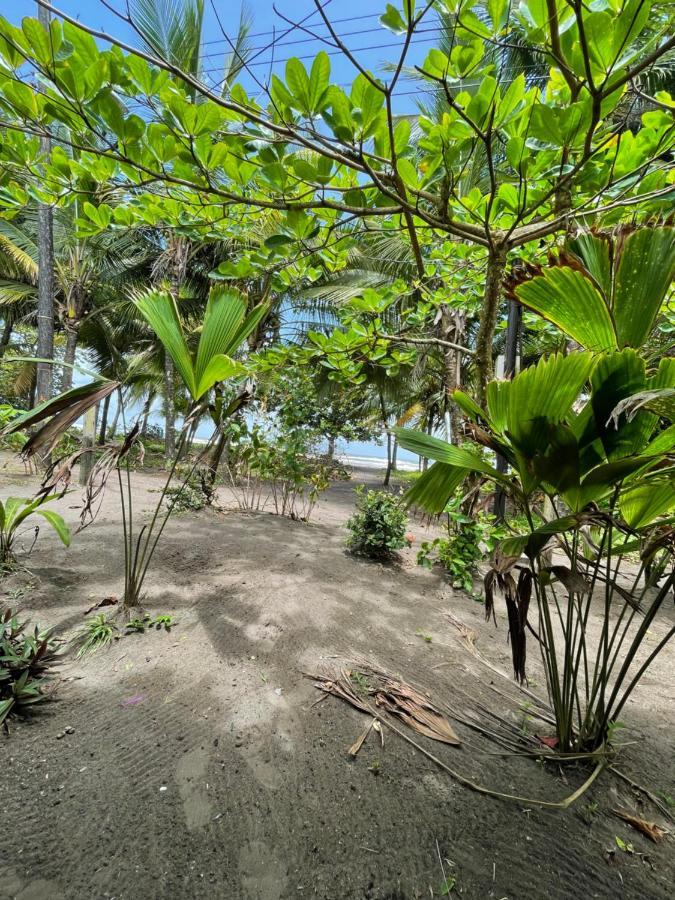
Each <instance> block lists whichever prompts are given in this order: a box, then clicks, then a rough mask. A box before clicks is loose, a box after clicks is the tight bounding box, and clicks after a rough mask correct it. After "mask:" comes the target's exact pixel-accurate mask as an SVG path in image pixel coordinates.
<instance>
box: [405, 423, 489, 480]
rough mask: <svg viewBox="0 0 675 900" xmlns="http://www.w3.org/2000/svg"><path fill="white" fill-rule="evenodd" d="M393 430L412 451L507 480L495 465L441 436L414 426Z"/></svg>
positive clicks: (406, 448) (451, 464) (406, 447)
mask: <svg viewBox="0 0 675 900" xmlns="http://www.w3.org/2000/svg"><path fill="white" fill-rule="evenodd" d="M391 432H392V434H395V435H396V437H397V438H398V442H399V444H400V445H401V447H403V448H404V449H405V450H410V451H411V453H417V454H418V456H423V457H426V458H427V459H435V460H436V461H437V462H442V463H446V464H448V465H450V466H457V467H458V468H460V469H466V470H467V471H470V472H480V473H481V474H483V475H489V476H490V477H492V478H496V479H497V480H500V481H501V480H505V476H503V475H502V474H501V473H500V472H498V471H497V470H496V469H495V468H494V466H491V465H490V463H489V462H487V461H486V460H484V459H483V457H482V456H479V455H478V454H476V453H472V452H471V451H470V450H463V449H462V448H461V447H455V445H454V444H449V443H448V442H447V441H442V440H441V439H440V438H436V437H433V435H430V434H425V433H424V432H421V431H414V430H413V429H412V428H392V429H391Z"/></svg>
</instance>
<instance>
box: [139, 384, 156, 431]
mask: <svg viewBox="0 0 675 900" xmlns="http://www.w3.org/2000/svg"><path fill="white" fill-rule="evenodd" d="M153 400H154V394H153V393H152V392H150V393H149V394H148V398H147V400H146V401H145V403H144V404H143V419H142V421H141V437H145V436H146V435H147V433H148V417H149V416H150V407H151V406H152V401H153Z"/></svg>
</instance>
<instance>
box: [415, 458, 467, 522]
mask: <svg viewBox="0 0 675 900" xmlns="http://www.w3.org/2000/svg"><path fill="white" fill-rule="evenodd" d="M466 476H467V470H466V469H464V468H458V467H457V466H451V465H447V464H446V463H442V462H436V463H434V464H433V465H432V466H429V468H428V469H427V471H426V472H424V473H423V474H422V475H420V477H419V478H418V479H417V481H415V483H414V485H413V486H412V487H411V488H410V489H409V490H408V491H406V493H405V497H404V500H405V502H406V504H408V505H409V506H419V507H420V508H421V509H424V510H426V511H427V512H428V513H432V514H434V515H435V514H437V513H441V512H443V510H444V509H445V506H446V504H447V502H448V500H450V498H451V497H452V495H453V494H454V493H455V491H456V490H457V488H458V487H459V485H460V484H461V483H462V481H464V479H465V478H466Z"/></svg>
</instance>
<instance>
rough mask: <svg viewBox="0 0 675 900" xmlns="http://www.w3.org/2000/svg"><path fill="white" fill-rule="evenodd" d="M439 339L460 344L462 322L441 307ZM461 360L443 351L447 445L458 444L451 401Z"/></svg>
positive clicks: (452, 352) (456, 418)
mask: <svg viewBox="0 0 675 900" xmlns="http://www.w3.org/2000/svg"><path fill="white" fill-rule="evenodd" d="M440 326H441V338H442V339H443V340H445V341H453V342H454V343H460V342H461V339H462V334H463V330H464V329H463V327H462V321H461V320H460V318H459V314H458V313H456V312H454V311H453V310H451V309H449V308H448V307H447V306H442V307H441V320H440ZM461 365H462V360H461V356H460V353H459V351H458V350H454V349H453V348H452V347H445V348H444V350H443V387H444V394H445V412H444V416H443V418H444V420H445V439H446V441H448V443H452V444H457V443H459V433H460V418H459V414H458V409H457V404H456V403H455V401H454V400H453V399H452V395H453V393H454V392H455V391H456V390H457V389H458V388H459V386H460V373H461Z"/></svg>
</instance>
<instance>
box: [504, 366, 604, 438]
mask: <svg viewBox="0 0 675 900" xmlns="http://www.w3.org/2000/svg"><path fill="white" fill-rule="evenodd" d="M594 364H595V360H594V358H593V356H592V354H590V353H584V352H580V353H570V355H569V356H561V355H560V354H558V353H554V354H553V355H552V356H549V357H548V358H546V357H544V358H542V359H540V360H539V362H538V363H537V364H536V365H535V366H530V367H529V368H527V369H525V370H524V371H522V372H521V373H520V374H519V375H516V377H515V378H514V379H513V380H512V381H511V383H510V390H509V395H508V401H509V405H508V418H507V430H508V432H509V434H510V436H511V438H512V441H513V443H514V444H516V445H517V447H518V449H519V450H520V451H521V452H524V453H526V454H527V455H531V454H533V453H534V452H535V451H537V450H539V451H542V452H544V451H545V450H546V448H547V447H548V445H549V442H550V426H551V425H552V424H558V423H560V422H563V421H564V420H565V419H566V418H567V417H568V416H569V415H570V412H571V410H572V405H573V404H574V402H575V401H576V400H577V398H578V396H579V393H580V392H581V389H582V387H583V386H584V384H585V383H586V381H587V380H588V377H589V374H590V372H591V369H592V368H593V366H594ZM489 408H490V414H491V415H492V416H494V413H493V410H492V407H489Z"/></svg>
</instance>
